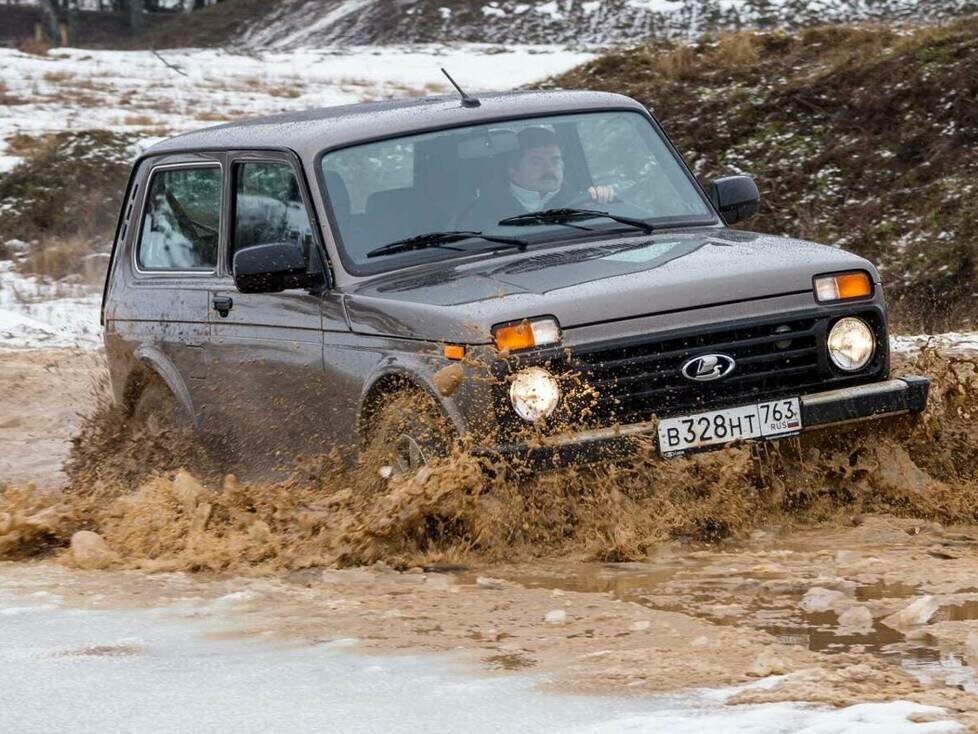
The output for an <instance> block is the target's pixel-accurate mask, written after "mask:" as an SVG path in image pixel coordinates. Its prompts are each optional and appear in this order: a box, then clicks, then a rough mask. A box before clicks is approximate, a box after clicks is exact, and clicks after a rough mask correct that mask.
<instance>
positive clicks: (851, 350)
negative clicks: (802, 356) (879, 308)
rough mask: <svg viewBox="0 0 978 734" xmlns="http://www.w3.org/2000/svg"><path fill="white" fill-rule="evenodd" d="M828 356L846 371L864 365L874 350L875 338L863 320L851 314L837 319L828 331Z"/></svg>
mask: <svg viewBox="0 0 978 734" xmlns="http://www.w3.org/2000/svg"><path fill="white" fill-rule="evenodd" d="M828 347H829V356H830V357H831V358H832V361H833V362H834V363H835V366H836V367H838V368H839V369H842V370H845V371H846V372H855V371H856V370H861V369H862V368H863V367H865V366H866V365H867V364H868V363H869V360H870V359H872V358H873V352H875V351H876V338H875V337H874V336H873V330H872V329H870V328H869V326H868V325H867V324H866V322H865V321H863V320H862V319H857V318H854V317H852V316H847V317H846V318H844V319H839V320H838V321H837V322H836V323H835V326H833V327H832V331H830V332H829V341H828Z"/></svg>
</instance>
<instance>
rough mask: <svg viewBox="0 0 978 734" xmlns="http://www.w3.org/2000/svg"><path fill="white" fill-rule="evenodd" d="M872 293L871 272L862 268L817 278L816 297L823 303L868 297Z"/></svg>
mask: <svg viewBox="0 0 978 734" xmlns="http://www.w3.org/2000/svg"><path fill="white" fill-rule="evenodd" d="M871 295H873V283H872V281H871V280H870V279H869V273H866V272H864V271H862V270H860V271H858V272H855V273H840V274H839V275H823V276H820V277H818V278H815V298H816V300H818V301H820V302H821V303H825V302H827V301H848V300H851V299H853V298H868V297H869V296H871Z"/></svg>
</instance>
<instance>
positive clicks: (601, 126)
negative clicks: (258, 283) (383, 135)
mask: <svg viewBox="0 0 978 734" xmlns="http://www.w3.org/2000/svg"><path fill="white" fill-rule="evenodd" d="M322 167H323V181H324V183H325V186H326V194H327V199H328V201H329V204H330V208H331V209H332V212H333V220H334V222H335V226H336V228H337V229H338V232H337V234H338V235H339V237H338V240H339V246H340V248H341V250H342V256H343V259H344V261H345V262H346V264H347V267H348V268H349V269H350V270H351V271H352V272H354V273H358V274H361V273H371V272H378V271H381V270H391V269H394V268H399V267H404V266H405V265H410V264H414V263H417V262H423V261H427V260H432V259H442V258H449V257H458V256H459V255H460V254H465V253H467V252H474V251H491V250H492V249H493V243H491V242H487V241H486V240H485V239H483V238H479V237H476V236H473V237H471V238H468V239H464V238H463V239H461V240H458V241H453V242H452V245H451V247H445V246H441V245H439V244H438V241H436V242H435V243H434V244H432V245H429V246H426V247H423V248H422V247H409V248H404V247H393V248H386V249H385V250H384V251H382V252H377V251H378V249H380V248H383V247H384V246H385V245H390V244H391V243H398V242H402V241H404V240H407V239H409V238H417V237H419V236H421V235H429V234H433V233H449V232H470V233H482V234H488V235H494V236H508V237H519V238H520V239H521V240H524V241H526V242H528V243H530V244H534V243H538V242H542V241H548V240H550V241H552V240H555V239H561V240H572V239H574V238H579V237H587V236H594V234H595V233H608V232H612V231H614V232H621V233H622V234H628V235H634V234H635V232H636V230H635V226H628V225H627V224H623V222H622V221H616V220H614V219H611V218H607V217H593V218H586V219H580V218H574V219H567V218H561V217H557V218H556V219H555V218H552V217H551V218H547V217H543V218H536V219H534V218H529V221H528V220H527V218H526V217H524V218H523V219H522V220H519V219H514V218H516V217H520V215H524V214H528V213H530V212H538V211H545V210H553V209H571V208H573V209H587V210H591V211H596V212H606V213H609V214H612V215H616V216H618V217H625V218H631V219H637V220H641V221H643V222H647V223H648V224H649V225H650V226H653V227H654V226H656V225H659V226H663V225H675V224H709V223H713V222H714V221H715V217H714V214H713V212H712V210H711V209H710V207H709V206H708V205H707V203H706V202H705V201H704V199H703V196H702V194H701V193H700V191H699V190H698V188H697V187H696V186H694V185H693V182H692V181H691V179H690V177H689V175H688V174H687V172H686V170H685V169H684V167H683V166H682V164H681V163H680V162H679V161H678V160H677V159H676V157H675V156H674V155H673V153H672V152H671V150H670V148H669V147H668V146H667V145H666V143H665V141H664V140H663V138H662V136H661V135H660V134H659V132H658V131H657V130H656V128H655V127H654V126H653V125H652V124H650V122H649V121H648V119H646V118H645V117H644V116H643V115H641V114H639V113H637V112H596V113H585V114H576V115H560V116H552V117H537V118H532V119H525V120H510V121H506V122H494V123H486V124H482V125H472V126H470V127H461V128H452V129H450V130H439V131H437V132H432V133H424V134H421V135H410V136H405V137H402V138H395V139H391V140H384V141H380V142H376V143H367V144H364V145H357V146H354V147H350V148H344V149H342V150H337V151H333V152H331V153H328V154H326V155H324V156H323V158H322ZM504 220H511V221H508V222H505V223H504Z"/></svg>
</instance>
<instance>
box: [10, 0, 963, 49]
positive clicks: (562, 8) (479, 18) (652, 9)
mask: <svg viewBox="0 0 978 734" xmlns="http://www.w3.org/2000/svg"><path fill="white" fill-rule="evenodd" d="M0 10H2V8H0ZM976 11H978V0H853V1H847V0H400V1H399V2H391V0H227V1H226V2H222V3H220V4H219V5H217V6H213V7H209V8H204V9H202V10H199V11H197V12H194V13H193V14H190V15H184V14H180V15H176V16H175V17H173V18H171V19H166V18H165V17H158V18H156V19H155V22H153V23H151V24H150V28H149V30H148V31H147V33H146V34H145V35H144V36H143V37H141V38H137V39H134V40H133V39H130V40H126V39H125V38H122V39H121V40H119V41H116V42H115V43H116V44H117V45H118V44H121V45H135V46H138V47H149V46H153V47H157V48H162V47H186V46H244V47H247V48H250V49H252V50H261V49H269V48H275V49H293V48H315V47H322V46H326V45H334V44H340V45H358V44H403V43H432V42H436V43H455V42H460V41H462V42H488V43H500V44H503V43H505V44H511V43H523V44H525V43H559V44H587V45H614V44H621V43H634V42H636V41H640V40H646V39H648V38H660V39H661V38H677V37H681V38H692V37H696V36H698V35H699V34H701V33H703V32H709V31H717V30H738V29H743V28H770V27H784V28H789V29H797V28H802V27H808V26H812V25H820V24H825V23H852V22H856V21H866V20H875V21H887V22H899V23H908V22H910V23H912V22H927V21H938V20H946V19H948V18H953V17H956V16H959V15H962V14H964V13H968V12H976ZM99 15H102V14H99ZM0 25H2V24H0ZM93 25H94V26H97V25H99V24H93ZM92 34H95V31H94V30H92ZM83 40H84V39H83ZM92 43H95V44H98V45H107V42H106V40H105V38H104V34H97V35H93V36H92Z"/></svg>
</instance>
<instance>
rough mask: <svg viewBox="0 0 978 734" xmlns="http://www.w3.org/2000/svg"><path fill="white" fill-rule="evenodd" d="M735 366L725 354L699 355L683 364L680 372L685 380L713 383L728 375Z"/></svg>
mask: <svg viewBox="0 0 978 734" xmlns="http://www.w3.org/2000/svg"><path fill="white" fill-rule="evenodd" d="M736 366H737V363H736V362H734V360H733V357H728V356H727V355H726V354H701V355H700V356H698V357H693V358H692V359H688V360H686V361H685V362H683V366H682V367H680V371H681V372H682V373H683V377H685V378H686V379H687V380H695V381H696V382H713V380H720V379H722V378H724V377H726V376H727V375H729V374H730V373H731V372H733V371H734V368H735V367H736Z"/></svg>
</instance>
